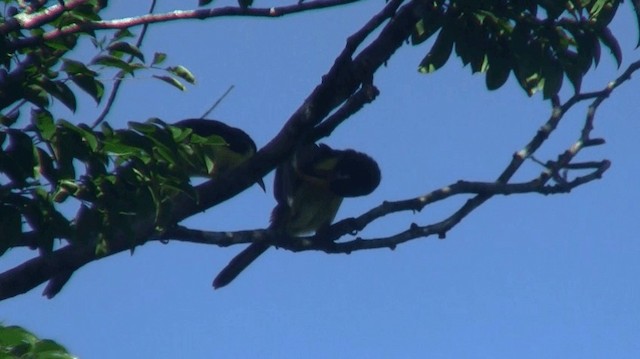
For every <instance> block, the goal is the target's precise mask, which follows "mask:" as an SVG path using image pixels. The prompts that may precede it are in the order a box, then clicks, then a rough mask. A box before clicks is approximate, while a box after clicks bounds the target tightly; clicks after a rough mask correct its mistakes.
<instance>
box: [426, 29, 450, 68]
mask: <svg viewBox="0 0 640 359" xmlns="http://www.w3.org/2000/svg"><path fill="white" fill-rule="evenodd" d="M453 40H454V32H453V29H452V27H451V26H444V27H443V28H442V30H440V33H439V34H438V37H437V38H436V41H435V43H434V44H433V47H432V48H431V51H429V53H428V54H427V56H425V57H424V59H422V61H421V62H420V65H419V67H418V71H420V72H421V73H432V72H434V71H436V70H437V69H439V68H441V67H442V66H443V65H444V64H445V63H446V62H447V60H448V59H449V56H450V55H451V50H452V49H453Z"/></svg>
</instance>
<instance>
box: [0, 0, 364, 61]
mask: <svg viewBox="0 0 640 359" xmlns="http://www.w3.org/2000/svg"><path fill="white" fill-rule="evenodd" d="M357 1H361V0H316V1H309V2H304V3H302V4H295V5H287V6H278V7H271V8H242V7H232V6H229V7H221V8H211V9H197V10H175V11H171V12H168V13H162V14H146V15H141V16H135V17H128V18H123V19H115V20H101V21H88V22H81V23H76V24H72V25H69V26H65V27H62V28H60V29H54V30H51V31H48V32H46V33H44V34H43V35H42V36H38V37H27V38H21V39H17V40H15V41H12V42H9V43H7V48H8V49H10V50H12V49H20V48H24V47H29V46H35V45H39V44H41V43H42V42H44V41H50V40H53V39H57V38H60V37H62V36H66V35H71V34H76V33H79V32H86V31H93V30H108V29H128V28H131V27H135V26H140V25H145V24H154V23H160V22H169V21H178V20H193V19H195V20H204V19H209V18H215V17H228V16H245V17H267V18H277V17H281V16H285V15H291V14H296V13H301V12H304V11H309V10H317V9H324V8H329V7H335V6H339V5H345V4H349V3H353V2H357ZM77 2H78V3H84V2H86V0H84V1H81V0H79V1H77ZM56 11H57V8H56ZM34 16H35V15H34ZM35 19H37V21H36V20H34V19H33V18H29V17H27V18H26V19H24V20H19V22H20V23H21V27H23V28H28V27H31V26H32V25H31V24H32V23H37V24H42V23H43V22H45V23H46V22H47V21H45V20H48V17H44V18H39V17H36V18H35ZM49 21H50V20H49ZM9 30H10V29H9ZM0 31H2V29H0ZM5 31H6V30H5Z"/></svg>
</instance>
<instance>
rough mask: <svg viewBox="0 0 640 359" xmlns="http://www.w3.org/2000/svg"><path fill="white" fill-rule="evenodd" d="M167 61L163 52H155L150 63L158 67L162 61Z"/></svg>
mask: <svg viewBox="0 0 640 359" xmlns="http://www.w3.org/2000/svg"><path fill="white" fill-rule="evenodd" d="M166 59H167V54H165V53H163V52H156V53H155V54H153V61H152V62H151V64H152V65H159V64H161V63H163V62H164V60H166Z"/></svg>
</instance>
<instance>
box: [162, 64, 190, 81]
mask: <svg viewBox="0 0 640 359" xmlns="http://www.w3.org/2000/svg"><path fill="white" fill-rule="evenodd" d="M167 71H169V72H171V73H172V74H174V75H176V76H178V77H180V78H181V79H183V80H185V81H187V82H188V83H190V84H194V83H195V82H196V78H195V76H193V74H192V73H191V71H189V70H188V69H187V68H186V67H184V66H182V65H178V66H172V67H168V68H167Z"/></svg>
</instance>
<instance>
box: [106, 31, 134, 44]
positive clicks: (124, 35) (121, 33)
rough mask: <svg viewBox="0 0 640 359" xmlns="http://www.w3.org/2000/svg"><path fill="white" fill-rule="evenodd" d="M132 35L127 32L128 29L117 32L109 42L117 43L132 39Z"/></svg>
mask: <svg viewBox="0 0 640 359" xmlns="http://www.w3.org/2000/svg"><path fill="white" fill-rule="evenodd" d="M132 37H133V33H132V32H131V31H129V29H122V30H118V31H117V32H116V33H115V34H114V35H113V39H112V40H111V41H119V40H122V39H126V38H132Z"/></svg>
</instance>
